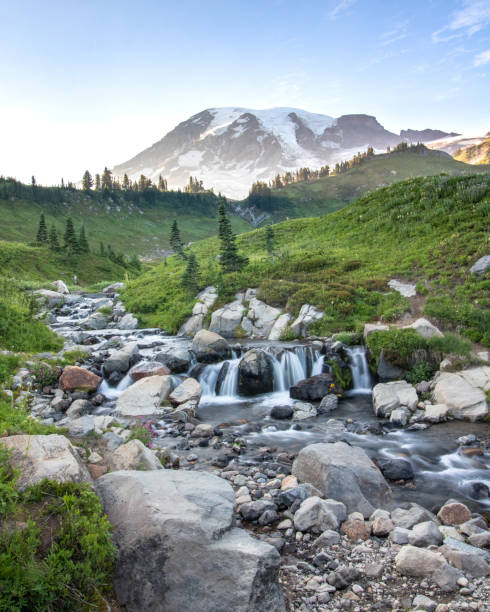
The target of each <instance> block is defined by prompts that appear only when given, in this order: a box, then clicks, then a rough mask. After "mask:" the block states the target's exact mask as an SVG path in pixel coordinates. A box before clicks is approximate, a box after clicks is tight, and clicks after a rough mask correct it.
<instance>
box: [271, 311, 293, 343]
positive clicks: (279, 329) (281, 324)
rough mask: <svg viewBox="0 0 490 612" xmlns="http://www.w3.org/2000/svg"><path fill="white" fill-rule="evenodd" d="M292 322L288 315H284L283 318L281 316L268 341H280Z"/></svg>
mask: <svg viewBox="0 0 490 612" xmlns="http://www.w3.org/2000/svg"><path fill="white" fill-rule="evenodd" d="M290 320H291V317H290V315H288V314H282V315H281V316H279V317H278V318H277V319H276V321H275V323H274V325H273V326H272V329H271V331H270V333H269V338H268V339H269V340H272V341H277V340H279V339H280V338H281V336H282V334H283V333H284V332H285V331H286V329H287V327H288V325H289V321H290Z"/></svg>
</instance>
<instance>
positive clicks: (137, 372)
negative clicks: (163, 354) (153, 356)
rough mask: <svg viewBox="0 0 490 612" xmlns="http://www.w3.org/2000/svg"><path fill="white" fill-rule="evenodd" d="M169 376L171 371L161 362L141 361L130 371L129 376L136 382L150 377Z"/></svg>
mask: <svg viewBox="0 0 490 612" xmlns="http://www.w3.org/2000/svg"><path fill="white" fill-rule="evenodd" d="M167 374H170V370H169V369H168V368H167V366H165V365H163V363H160V362H159V361H140V363H137V364H136V365H135V366H133V367H132V368H131V369H130V370H129V375H130V376H131V378H132V379H133V380H134V381H136V380H140V379H141V378H147V377H148V376H166V375H167Z"/></svg>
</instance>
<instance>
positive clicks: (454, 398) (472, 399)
mask: <svg viewBox="0 0 490 612" xmlns="http://www.w3.org/2000/svg"><path fill="white" fill-rule="evenodd" d="M468 371H471V370H468ZM461 374H463V373H461ZM466 376H468V375H466ZM432 394H433V398H434V400H435V402H436V403H438V404H446V406H447V407H448V409H449V414H450V415H451V416H453V417H454V418H456V419H460V420H464V421H478V420H480V419H482V418H484V417H485V416H486V415H487V414H488V405H487V400H486V397H485V393H484V391H483V390H482V389H480V388H478V387H476V386H473V385H472V384H470V383H469V382H468V378H467V377H465V376H463V375H460V374H453V373H451V372H441V373H440V374H438V375H437V377H436V379H435V385H434V390H433V393H432Z"/></svg>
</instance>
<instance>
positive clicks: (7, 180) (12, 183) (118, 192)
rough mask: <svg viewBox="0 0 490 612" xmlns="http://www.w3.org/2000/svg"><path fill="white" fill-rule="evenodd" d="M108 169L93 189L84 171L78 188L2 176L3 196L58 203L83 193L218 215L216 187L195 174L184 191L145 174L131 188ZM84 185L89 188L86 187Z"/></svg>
mask: <svg viewBox="0 0 490 612" xmlns="http://www.w3.org/2000/svg"><path fill="white" fill-rule="evenodd" d="M106 170H107V168H106V169H105V170H104V173H102V175H101V176H102V177H104V182H103V183H102V179H101V178H100V177H99V187H96V185H95V182H94V183H93V185H92V186H91V187H90V188H89V187H88V184H90V181H89V178H90V180H92V179H91V176H90V173H89V176H86V174H87V173H85V174H84V180H83V181H82V188H77V187H76V186H75V185H74V184H73V183H65V182H64V181H63V179H62V180H61V184H60V185H59V186H55V187H43V186H41V185H39V184H38V183H37V181H36V179H35V177H32V179H31V184H30V185H27V184H25V183H21V182H20V181H18V180H16V179H14V178H11V177H4V176H0V199H2V200H9V199H12V198H14V199H19V200H27V201H30V202H36V203H38V204H48V203H49V204H54V205H57V204H62V203H63V202H75V201H77V200H78V199H79V198H80V196H88V197H90V198H92V199H93V200H94V201H96V202H101V203H104V204H107V203H110V201H111V200H112V202H114V203H124V202H126V203H132V204H135V205H137V206H141V207H149V208H151V207H156V206H161V205H164V206H166V207H168V208H172V209H173V208H178V210H184V211H188V212H189V213H198V214H200V215H205V216H213V217H214V216H216V212H217V201H218V200H217V196H216V195H215V194H214V193H213V191H212V190H204V188H203V186H202V181H199V180H198V179H197V178H195V177H190V178H189V184H188V185H187V186H186V188H185V189H184V191H181V190H178V191H168V189H167V183H166V180H165V179H163V178H161V177H160V178H161V181H160V180H159V181H158V182H157V184H154V183H153V182H152V181H151V180H150V179H147V178H146V177H145V176H144V175H141V177H140V180H139V181H129V179H128V183H127V187H124V186H123V184H124V181H123V183H120V182H119V180H117V179H113V178H112V173H111V172H110V170H107V172H106ZM87 172H88V171H87ZM97 176H99V175H96V177H97ZM87 181H88V182H87ZM84 184H85V186H86V187H87V188H86V189H85V188H83V185H84ZM159 184H160V187H159Z"/></svg>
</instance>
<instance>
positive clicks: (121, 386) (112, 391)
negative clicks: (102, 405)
mask: <svg viewBox="0 0 490 612" xmlns="http://www.w3.org/2000/svg"><path fill="white" fill-rule="evenodd" d="M133 382H134V380H133V379H132V378H131V376H130V375H129V374H126V376H125V377H124V378H123V379H122V380H120V381H119V383H118V385H117V387H111V386H110V385H109V383H108V382H107V380H105V379H104V380H103V381H102V382H101V383H100V386H99V389H98V391H97V393H101V394H102V395H103V396H104V397H106V398H107V399H108V400H115V399H117V398H118V397H119V396H120V395H121V393H122V392H123V391H124V390H125V389H127V388H128V387H129V386H130V385H132V384H133Z"/></svg>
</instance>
